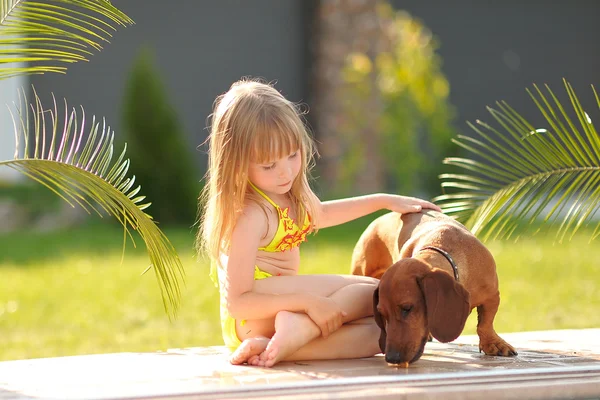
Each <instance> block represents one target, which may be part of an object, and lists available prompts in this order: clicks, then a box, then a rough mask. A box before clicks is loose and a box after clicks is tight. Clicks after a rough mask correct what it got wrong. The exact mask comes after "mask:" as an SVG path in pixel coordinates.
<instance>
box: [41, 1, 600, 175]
mask: <svg viewBox="0 0 600 400" xmlns="http://www.w3.org/2000/svg"><path fill="white" fill-rule="evenodd" d="M114 4H115V5H116V6H118V7H120V8H122V9H123V10H124V11H125V12H127V13H128V15H130V16H131V17H132V18H133V19H134V20H135V21H136V25H134V26H132V27H129V28H126V29H120V30H119V31H118V32H116V33H115V35H114V39H113V41H112V42H113V43H111V44H110V45H108V46H106V48H105V49H104V50H103V51H102V52H101V53H99V54H97V55H95V56H94V57H93V58H92V59H91V62H90V63H79V64H75V65H73V66H71V67H70V70H69V72H68V73H67V75H65V76H62V75H45V76H42V77H35V78H34V79H33V82H34V83H35V85H36V87H37V89H38V93H40V94H42V95H43V94H44V93H45V94H46V95H48V94H49V93H50V92H54V93H55V94H56V95H57V97H58V98H60V97H63V96H66V97H67V98H68V100H69V102H70V104H71V105H72V106H77V105H79V104H81V105H83V106H84V107H85V109H86V111H87V112H88V113H93V114H96V115H97V116H105V117H106V118H107V121H108V122H109V123H110V124H111V126H113V127H114V128H115V132H116V134H117V135H119V133H120V132H121V129H120V118H121V111H120V108H121V102H122V98H123V88H124V86H125V83H126V81H127V78H128V72H129V69H130V67H131V65H132V62H133V60H134V58H135V57H136V55H137V53H138V51H139V50H140V48H142V46H145V45H147V46H150V47H151V48H153V49H154V50H155V52H156V60H157V64H158V68H159V70H160V71H161V72H162V75H163V78H164V80H165V83H166V87H167V89H168V95H169V97H170V100H171V101H172V103H173V105H174V106H175V107H176V109H177V110H178V111H179V115H180V117H181V118H182V122H183V126H184V128H185V129H186V131H187V133H188V135H189V142H190V149H191V151H195V152H196V154H197V155H198V165H199V173H198V178H200V177H201V176H202V174H203V170H202V169H203V161H204V160H203V156H202V154H201V152H199V151H198V150H196V149H195V148H196V147H197V146H198V145H199V144H200V143H201V142H202V141H203V140H204V139H205V137H206V130H205V127H206V118H207V117H208V115H209V114H210V112H211V107H212V102H213V100H214V98H215V97H216V96H217V95H218V94H220V93H222V92H224V91H226V90H227V88H228V87H229V85H230V84H231V83H232V82H233V81H234V80H236V79H238V78H240V77H241V76H244V75H252V76H262V77H265V78H266V79H268V80H276V81H278V85H277V87H278V88H279V89H281V90H282V91H283V93H284V94H285V95H286V96H288V97H289V98H290V99H292V100H294V101H307V100H308V93H307V91H308V90H309V87H310V86H309V85H308V84H307V83H308V82H307V79H308V78H307V76H308V71H309V68H310V59H309V57H308V56H307V48H308V43H307V41H308V38H309V34H310V29H311V27H310V23H309V22H310V18H311V17H310V15H309V12H310V10H311V9H312V8H313V7H314V5H315V2H314V0H253V1H251V2H243V1H236V0H222V1H219V2H208V1H202V2H199V1H183V0H173V1H172V2H170V3H169V7H165V2H163V1H159V0H127V1H125V0H115V2H114ZM393 4H394V5H395V6H396V7H398V8H402V9H405V10H407V11H409V12H410V13H411V14H413V15H414V16H416V17H418V18H420V19H422V20H423V21H424V23H425V24H426V26H428V27H429V28H430V29H431V30H432V31H433V33H434V34H435V35H436V36H437V38H438V39H439V41H440V42H441V47H440V49H439V53H440V54H441V56H442V57H443V60H444V66H443V70H444V73H445V74H446V75H447V77H448V79H449V81H450V85H451V101H452V102H453V104H454V105H455V106H456V107H457V110H458V118H457V123H456V125H457V127H458V128H459V129H460V130H461V131H463V132H470V129H469V128H468V127H467V126H466V124H465V121H466V120H469V121H474V120H476V119H483V120H485V121H491V116H489V114H488V113H487V111H486V110H485V106H486V105H493V104H494V102H495V101H497V100H506V101H508V103H509V104H510V105H512V106H513V107H514V108H516V109H517V110H519V111H521V112H522V113H523V114H525V115H527V116H528V117H530V116H531V117H535V118H533V119H534V121H536V120H539V118H538V117H537V112H536V111H535V108H534V107H533V106H532V103H531V101H530V100H529V97H528V95H527V93H526V92H525V88H526V87H530V86H531V84H532V83H534V82H537V83H539V84H544V83H548V84H550V85H551V86H552V88H554V89H555V90H556V91H557V92H559V93H561V99H564V98H565V97H564V96H563V95H562V93H563V89H562V81H561V79H562V78H563V77H565V78H567V79H569V80H570V81H571V82H572V83H573V85H574V86H575V89H576V90H577V92H578V93H579V94H580V95H581V96H582V98H583V100H584V102H585V104H591V105H595V102H594V99H593V96H592V93H591V90H590V89H589V85H590V84H592V83H594V84H598V83H599V82H598V81H599V79H598V78H599V77H600V52H598V50H597V38H598V37H600V24H598V23H597V19H598V16H599V15H600V1H596V0H569V1H553V0H526V1H524V0H452V1H447V0H427V1H422V0H402V1H400V0H394V1H393ZM599 87H600V86H599ZM46 98H47V97H46ZM317 134H318V133H317Z"/></svg>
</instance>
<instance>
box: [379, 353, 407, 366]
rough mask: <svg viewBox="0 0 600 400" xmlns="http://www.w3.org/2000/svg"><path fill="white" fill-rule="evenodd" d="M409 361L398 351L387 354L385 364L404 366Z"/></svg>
mask: <svg viewBox="0 0 600 400" xmlns="http://www.w3.org/2000/svg"><path fill="white" fill-rule="evenodd" d="M407 361H408V360H407V359H406V358H405V357H404V356H403V354H401V353H400V352H399V351H397V350H390V351H386V352H385V362H387V363H388V364H404V363H405V362H407Z"/></svg>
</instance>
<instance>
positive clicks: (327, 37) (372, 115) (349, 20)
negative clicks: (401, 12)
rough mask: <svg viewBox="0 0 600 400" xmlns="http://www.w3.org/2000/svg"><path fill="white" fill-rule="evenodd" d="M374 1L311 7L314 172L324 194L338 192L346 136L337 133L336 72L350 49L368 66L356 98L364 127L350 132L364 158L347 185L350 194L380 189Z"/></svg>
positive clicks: (339, 87) (378, 41) (379, 40)
mask: <svg viewBox="0 0 600 400" xmlns="http://www.w3.org/2000/svg"><path fill="white" fill-rule="evenodd" d="M379 3H380V2H379V1H378V0H320V1H318V5H317V7H316V15H315V34H314V36H313V46H314V47H313V57H314V58H313V60H314V62H313V71H312V88H311V89H312V90H311V93H312V99H311V104H312V106H311V121H312V123H313V126H314V130H315V135H316V138H317V141H318V142H319V143H318V149H319V153H320V155H321V158H320V160H319V163H318V165H319V172H320V179H321V182H320V183H321V185H322V187H323V188H326V190H325V192H326V193H336V192H339V191H340V189H339V188H340V185H339V183H340V177H341V169H342V168H343V166H342V162H343V156H344V151H345V150H344V149H345V147H347V145H348V141H349V140H351V138H350V137H348V135H344V134H343V133H342V129H341V128H342V126H343V125H344V123H345V122H347V120H348V115H346V113H347V111H345V110H344V106H343V102H344V95H345V93H344V88H345V82H344V80H343V76H342V71H343V69H344V66H345V63H346V60H347V58H348V56H349V55H350V54H352V53H354V52H360V53H363V54H366V55H367V56H368V57H369V59H370V60H371V63H372V65H373V68H372V69H371V73H370V78H369V79H370V81H371V82H370V84H369V85H370V86H371V90H370V94H369V96H368V97H367V98H365V99H362V100H361V101H363V102H364V106H363V107H360V109H361V110H362V112H364V113H365V115H362V116H361V118H364V119H365V120H366V123H365V124H362V125H363V126H365V127H366V128H365V129H362V130H361V131H360V132H356V133H355V134H354V135H352V136H353V137H357V138H358V140H359V142H360V143H361V144H362V146H363V149H364V155H365V159H364V160H362V161H363V162H362V166H361V168H360V169H359V172H358V174H357V176H356V177H355V178H356V179H354V180H353V183H352V186H351V187H350V188H349V189H350V190H351V191H352V193H354V194H359V193H367V192H375V191H381V190H383V188H384V170H383V163H382V159H381V157H380V155H379V139H378V137H379V135H378V133H379V127H378V125H379V123H378V121H379V117H380V115H381V113H382V111H383V110H382V107H383V106H382V101H381V98H380V95H379V93H378V90H376V87H377V85H376V81H375V80H376V69H375V68H374V64H375V62H374V60H375V57H376V55H377V54H378V53H379V52H380V51H381V49H382V48H383V46H385V39H384V35H383V31H382V29H381V23H380V20H379V16H378V13H377V5H378V4H379Z"/></svg>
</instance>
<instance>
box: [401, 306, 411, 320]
mask: <svg viewBox="0 0 600 400" xmlns="http://www.w3.org/2000/svg"><path fill="white" fill-rule="evenodd" d="M412 308H413V306H412V304H405V305H402V306H400V313H401V314H402V318H406V317H408V314H410V312H411V311H412Z"/></svg>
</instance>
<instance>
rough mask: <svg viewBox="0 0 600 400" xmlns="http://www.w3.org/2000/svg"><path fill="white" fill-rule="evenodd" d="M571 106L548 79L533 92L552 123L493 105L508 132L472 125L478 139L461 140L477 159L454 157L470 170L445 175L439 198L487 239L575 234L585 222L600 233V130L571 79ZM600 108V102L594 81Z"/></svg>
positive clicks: (446, 208)
mask: <svg viewBox="0 0 600 400" xmlns="http://www.w3.org/2000/svg"><path fill="white" fill-rule="evenodd" d="M564 84H565V88H566V92H567V94H568V97H569V101H570V106H571V108H570V109H567V108H566V107H565V106H563V104H561V102H560V101H559V99H558V98H557V97H556V96H555V94H554V93H553V92H552V90H551V89H550V88H549V87H548V86H547V85H546V93H544V92H543V91H542V90H541V89H540V88H539V87H538V86H537V85H534V86H533V90H527V92H528V93H529V95H530V96H531V98H532V100H533V101H534V103H535V104H536V106H537V108H538V109H539V110H540V112H541V114H542V116H543V118H544V121H545V124H546V125H545V126H544V127H537V128H536V127H534V126H533V124H532V123H530V122H528V121H527V120H526V119H525V118H524V117H522V116H521V115H520V114H518V113H517V112H516V111H515V110H513V109H512V108H511V107H510V106H509V105H508V104H506V103H505V102H498V103H497V106H498V107H497V109H494V108H490V107H488V111H489V112H490V114H491V115H492V117H493V118H494V119H495V121H496V122H497V123H498V124H499V125H500V126H501V127H502V129H501V130H499V129H497V128H494V127H492V126H490V125H488V124H486V123H484V122H481V121H477V125H473V124H469V125H470V126H471V127H472V128H473V130H474V132H475V135H474V137H468V136H458V138H456V139H454V142H455V143H457V144H458V145H459V146H461V147H462V148H463V149H465V150H466V151H468V152H469V153H471V155H472V156H473V158H447V159H445V160H444V163H445V164H447V165H451V166H453V167H455V168H457V169H459V170H462V171H463V173H447V174H443V175H441V176H440V178H441V179H442V189H443V192H444V194H443V195H441V196H438V197H437V198H435V199H434V201H436V202H437V203H438V204H439V205H440V206H441V207H442V209H443V210H444V211H445V212H446V213H447V214H449V215H453V216H455V217H456V218H457V219H459V220H461V221H462V222H464V223H465V224H466V225H467V226H468V227H469V228H471V230H472V231H473V233H474V234H476V235H478V236H480V237H481V238H482V239H484V240H486V239H490V238H507V237H511V236H512V235H513V234H514V233H515V232H528V231H529V232H530V231H531V230H534V229H535V230H539V229H540V227H539V223H538V224H535V223H534V222H536V221H538V220H539V219H540V218H541V219H542V221H543V223H544V224H545V225H544V227H546V226H549V227H550V226H557V227H558V238H559V240H560V241H562V240H563V239H564V238H565V237H566V236H567V235H570V237H572V236H573V235H574V234H575V233H576V232H577V231H578V229H579V228H580V227H582V226H583V225H592V226H594V225H595V229H594V232H593V234H592V238H591V239H595V238H596V237H598V236H600V218H599V216H600V215H599V214H598V211H599V209H600V136H599V135H598V132H597V131H596V129H595V127H594V124H593V122H592V119H591V118H590V116H589V114H588V113H587V112H586V110H585V109H584V108H583V106H582V104H581V102H580V101H579V99H578V97H577V96H576V94H575V91H574V90H573V88H572V86H571V85H570V84H569V83H568V82H567V81H564ZM592 90H593V92H594V95H595V99H596V106H597V107H598V108H600V100H599V98H598V94H597V93H596V90H595V89H594V87H593V86H592Z"/></svg>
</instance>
